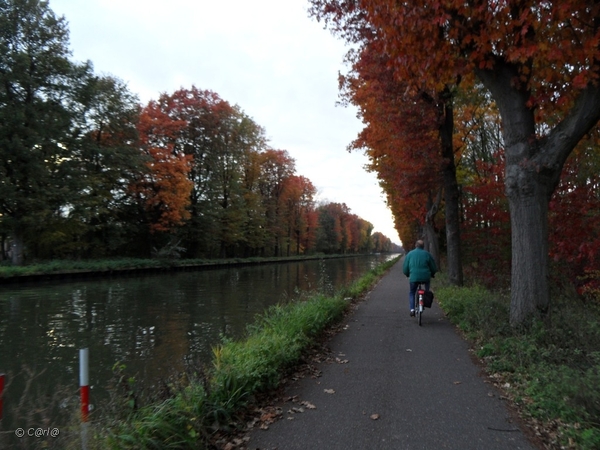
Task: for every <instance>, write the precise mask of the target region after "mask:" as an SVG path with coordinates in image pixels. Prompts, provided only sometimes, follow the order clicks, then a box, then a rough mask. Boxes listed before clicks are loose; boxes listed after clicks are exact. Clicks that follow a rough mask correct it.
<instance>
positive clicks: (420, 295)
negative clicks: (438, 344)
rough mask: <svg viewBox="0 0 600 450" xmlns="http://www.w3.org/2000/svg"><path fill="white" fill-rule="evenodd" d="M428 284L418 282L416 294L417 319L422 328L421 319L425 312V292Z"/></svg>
mask: <svg viewBox="0 0 600 450" xmlns="http://www.w3.org/2000/svg"><path fill="white" fill-rule="evenodd" d="M426 287H427V283H426V282H425V281H417V292H416V293H415V317H416V318H417V322H418V324H419V326H421V317H422V315H423V311H424V310H425V290H426Z"/></svg>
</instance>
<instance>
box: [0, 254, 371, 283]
mask: <svg viewBox="0 0 600 450" xmlns="http://www.w3.org/2000/svg"><path fill="white" fill-rule="evenodd" d="M360 256H367V255H354V254H351V255H349V254H346V255H325V254H318V255H301V256H289V257H270V258H260V257H255V258H234V259H218V260H214V259H213V260H204V259H202V260H186V259H123V260H98V261H67V260H57V261H53V262H49V263H41V264H32V265H28V266H0V285H4V284H7V285H9V284H14V283H35V282H39V281H53V280H65V281H68V280H76V279H93V278H99V277H107V276H109V277H110V276H131V275H134V276H135V275H144V274H159V273H168V272H187V271H197V270H213V269H224V268H230V267H244V266H252V265H261V264H278V263H289V262H298V261H315V260H328V259H338V258H355V257H360Z"/></svg>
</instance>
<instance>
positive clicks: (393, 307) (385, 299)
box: [247, 261, 536, 450]
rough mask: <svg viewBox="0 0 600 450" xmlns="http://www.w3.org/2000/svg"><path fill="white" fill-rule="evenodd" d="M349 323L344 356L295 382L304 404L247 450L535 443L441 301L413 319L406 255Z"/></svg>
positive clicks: (335, 342) (335, 348)
mask: <svg viewBox="0 0 600 450" xmlns="http://www.w3.org/2000/svg"><path fill="white" fill-rule="evenodd" d="M432 289H433V290H435V280H433V283H432ZM346 321H347V323H346V327H345V328H346V329H345V330H344V331H342V332H341V333H338V334H337V335H336V336H335V337H334V338H333V339H332V340H331V341H330V342H329V348H330V349H331V351H332V356H333V358H334V359H335V358H337V362H329V363H327V362H325V363H320V364H319V365H318V368H319V369H320V370H321V371H322V374H321V376H320V377H318V378H310V377H307V378H304V379H301V380H299V381H297V382H295V383H293V384H292V385H291V386H289V388H287V390H286V397H287V396H289V397H292V396H298V397H297V402H294V403H293V402H286V403H282V404H280V405H278V406H280V407H281V408H282V409H283V417H282V419H280V420H279V421H277V422H275V423H273V424H271V425H270V426H269V428H268V429H267V430H262V429H255V430H253V431H252V432H251V433H250V435H249V436H250V440H249V441H248V443H247V448H248V449H261V450H274V449H278V450H296V449H298V450H305V449H316V450H318V449H328V450H329V449H333V450H336V449H339V450H348V449H361V450H365V449H386V450H389V449H427V450H429V449H456V450H469V449H473V450H480V449H484V450H495V449H498V450H500V449H507V450H508V449H510V450H514V449H534V448H536V447H535V446H534V445H533V444H531V443H530V442H529V441H528V440H527V438H526V437H525V435H524V434H523V432H522V430H521V429H519V425H518V424H517V423H516V422H514V421H513V420H512V418H514V416H513V415H512V414H511V412H510V411H509V410H508V408H507V406H506V404H505V403H504V401H503V400H501V398H500V396H501V394H500V392H499V391H497V390H496V389H495V388H494V386H493V385H492V384H490V383H487V382H486V380H485V377H484V376H483V375H482V374H481V369H480V368H479V367H477V366H476V365H475V364H474V362H473V361H472V360H471V357H470V355H469V351H468V348H469V347H468V345H467V343H466V342H465V341H464V340H463V339H462V338H461V337H460V336H459V335H458V334H457V333H456V331H455V329H454V327H453V326H452V325H451V324H450V322H449V321H448V320H447V319H446V318H444V315H443V313H442V311H441V310H440V309H439V307H438V306H437V305H436V304H435V303H434V306H433V308H431V309H426V310H425V313H424V315H423V320H422V324H423V325H422V326H421V327H419V326H418V325H417V322H416V319H415V318H413V317H410V316H409V312H408V280H407V278H406V277H405V276H404V275H403V274H402V261H399V262H398V263H397V264H395V265H394V266H393V267H392V269H391V270H390V272H389V273H388V274H387V275H386V276H384V277H383V278H382V280H381V281H380V282H379V283H378V284H377V286H376V287H375V288H374V289H373V291H371V292H370V293H369V295H368V296H367V298H366V299H365V300H364V301H363V302H361V303H360V304H359V305H358V307H357V309H356V311H355V312H354V313H353V314H352V315H350V316H349V317H348V318H347V319H346ZM300 402H308V403H306V404H308V405H314V407H315V408H314V409H309V408H307V407H306V406H303V407H302V405H301V404H300ZM306 404H305V405H306ZM300 407H302V408H303V410H304V412H301V413H299V412H296V413H292V412H289V411H290V410H291V409H292V408H300Z"/></svg>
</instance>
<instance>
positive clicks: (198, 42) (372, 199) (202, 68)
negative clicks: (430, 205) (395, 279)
mask: <svg viewBox="0 0 600 450" xmlns="http://www.w3.org/2000/svg"><path fill="white" fill-rule="evenodd" d="M50 7H51V9H52V10H53V11H54V12H55V13H56V14H57V15H64V16H65V18H66V19H67V21H68V22H69V30H70V42H71V50H72V52H73V58H74V59H75V60H77V61H85V60H90V61H91V62H92V63H93V65H94V68H95V71H96V73H101V74H110V75H113V76H115V77H118V78H120V79H122V80H124V81H125V82H126V83H127V84H128V86H129V88H130V90H131V91H132V92H133V93H135V94H137V95H138V96H139V98H140V100H141V101H142V102H143V103H146V102H148V101H149V100H151V99H157V98H158V96H159V94H160V93H163V92H166V93H169V94H170V93H173V92H174V91H176V90H177V89H179V88H182V87H183V88H191V87H192V85H195V86H196V87H197V88H199V89H208V90H211V91H214V92H216V93H217V94H218V95H219V96H220V97H221V98H222V99H224V100H227V101H228V102H229V103H231V104H237V105H239V106H240V107H241V108H242V110H243V111H244V112H245V113H246V114H247V115H249V116H250V117H252V118H253V119H254V121H255V122H256V123H257V124H258V125H260V126H262V127H263V128H265V130H266V134H267V136H268V138H269V140H270V145H271V147H273V148H275V149H281V150H287V151H288V152H289V154H290V156H291V157H292V158H294V159H295V160H296V171H297V173H298V174H299V175H304V176H305V177H307V178H309V179H310V180H311V181H312V183H313V184H314V185H315V187H316V188H317V189H318V192H319V194H318V198H317V200H327V201H332V202H338V203H346V205H348V207H349V208H350V209H351V212H353V213H354V214H357V215H358V216H360V217H362V218H363V219H365V220H368V221H369V222H371V223H372V224H373V225H374V226H375V231H380V232H382V233H383V234H385V235H386V236H388V237H389V238H390V239H392V241H393V242H396V243H400V240H399V238H398V234H397V233H396V231H395V229H394V225H393V220H392V215H391V213H390V211H389V210H388V209H387V207H386V205H385V200H384V198H385V197H384V195H383V194H382V192H381V189H380V187H379V185H378V183H377V179H376V176H375V174H372V173H368V172H366V170H364V165H365V164H367V162H368V161H367V158H366V157H365V156H364V155H362V154H361V153H357V152H352V153H348V152H347V151H346V147H347V145H348V144H349V143H350V142H351V141H352V140H353V139H354V138H355V137H356V135H357V134H358V132H359V131H360V130H361V129H362V124H361V122H360V120H359V119H357V118H356V110H355V109H353V108H344V107H341V106H336V102H337V101H338V99H339V98H338V84H337V76H338V72H339V71H342V72H344V71H345V67H344V65H343V58H344V54H345V53H346V51H347V47H345V45H344V43H343V42H341V41H340V40H338V39H337V38H335V37H334V36H332V35H331V34H330V33H329V31H327V30H324V29H323V26H322V24H320V23H318V22H316V21H315V20H313V19H311V18H309V17H308V14H307V8H308V1H307V0H50Z"/></svg>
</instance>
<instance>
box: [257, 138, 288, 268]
mask: <svg viewBox="0 0 600 450" xmlns="http://www.w3.org/2000/svg"><path fill="white" fill-rule="evenodd" d="M260 167H261V172H260V181H259V189H260V193H261V196H262V201H263V205H264V212H265V218H266V227H267V232H268V234H269V242H268V243H267V245H268V247H269V248H268V251H267V253H266V254H270V255H274V256H280V255H281V249H282V243H283V240H284V239H285V237H286V235H287V234H288V230H287V226H286V221H285V215H284V213H285V198H284V191H285V186H286V183H287V181H288V180H289V179H290V178H291V177H292V176H293V175H294V174H295V172H296V162H295V161H294V159H293V158H292V157H291V156H290V155H289V153H288V152H287V151H285V150H273V149H267V150H265V151H264V152H262V153H261V156H260Z"/></svg>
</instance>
